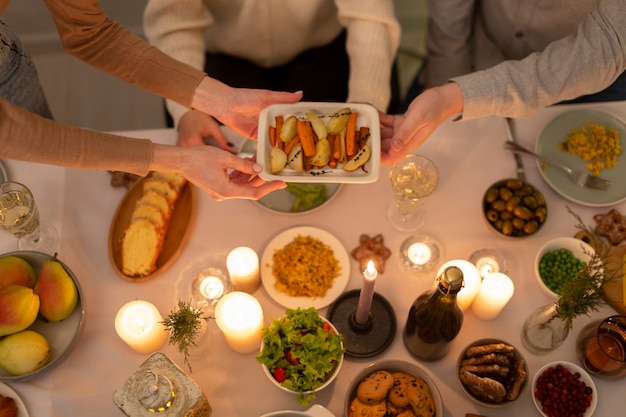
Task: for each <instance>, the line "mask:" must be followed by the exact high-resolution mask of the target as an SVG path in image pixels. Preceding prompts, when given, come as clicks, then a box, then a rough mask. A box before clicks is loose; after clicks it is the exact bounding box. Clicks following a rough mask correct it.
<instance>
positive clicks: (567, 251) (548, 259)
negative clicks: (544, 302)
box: [535, 237, 595, 298]
mask: <svg viewBox="0 0 626 417" xmlns="http://www.w3.org/2000/svg"><path fill="white" fill-rule="evenodd" d="M594 254H595V251H594V249H593V248H592V247H591V246H590V245H589V244H587V243H585V242H583V241H582V240H580V239H578V238H575V237H558V238H555V239H552V240H549V241H548V242H546V243H545V244H544V245H543V246H542V247H541V248H540V249H539V251H538V252H537V255H536V256H535V277H536V278H537V282H538V283H539V286H540V287H541V288H542V289H543V291H544V292H545V293H546V294H548V295H549V296H552V297H555V298H556V297H558V296H559V295H560V294H561V287H562V286H563V284H564V283H565V282H567V281H568V280H570V279H572V278H573V277H575V276H576V275H577V274H578V272H580V270H581V269H583V268H585V267H586V266H587V264H588V263H589V262H590V261H591V259H592V258H593V256H594Z"/></svg>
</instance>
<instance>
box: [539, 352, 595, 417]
mask: <svg viewBox="0 0 626 417" xmlns="http://www.w3.org/2000/svg"><path fill="white" fill-rule="evenodd" d="M532 390H533V401H534V403H535V407H537V410H539V412H540V413H541V415H542V416H544V417H570V416H576V417H590V416H591V415H592V414H593V412H594V411H595V409H596V404H597V403H598V393H597V391H596V386H595V384H594V383H593V379H591V376H590V375H589V374H588V373H587V372H586V371H585V370H584V369H583V368H581V367H580V366H578V365H576V364H573V363H571V362H565V361H556V362H550V363H548V364H546V365H544V366H543V367H541V368H540V369H539V370H538V371H537V373H536V374H535V377H534V378H533V383H532Z"/></svg>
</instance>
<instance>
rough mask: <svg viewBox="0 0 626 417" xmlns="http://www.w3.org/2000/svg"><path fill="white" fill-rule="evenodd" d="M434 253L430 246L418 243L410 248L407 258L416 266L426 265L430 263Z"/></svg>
mask: <svg viewBox="0 0 626 417" xmlns="http://www.w3.org/2000/svg"><path fill="white" fill-rule="evenodd" d="M431 256H432V252H431V250H430V246H428V245H427V244H426V243H423V242H416V243H413V244H412V245H411V246H409V249H408V251H407V257H408V258H409V261H411V263H413V264H415V265H420V266H422V265H425V264H426V263H428V261H430V258H431Z"/></svg>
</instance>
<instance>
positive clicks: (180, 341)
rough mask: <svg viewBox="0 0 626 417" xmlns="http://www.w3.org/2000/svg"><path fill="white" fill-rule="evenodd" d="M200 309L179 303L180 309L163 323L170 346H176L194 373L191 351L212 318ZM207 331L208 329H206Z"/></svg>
mask: <svg viewBox="0 0 626 417" xmlns="http://www.w3.org/2000/svg"><path fill="white" fill-rule="evenodd" d="M202 314H203V312H202V310H200V309H199V308H196V307H193V306H192V305H191V301H188V302H186V301H181V300H179V301H178V309H176V310H173V311H171V312H170V313H169V314H168V315H167V317H166V318H165V319H164V320H163V321H162V322H161V323H162V324H163V326H165V329H166V330H167V331H168V332H169V333H170V341H169V344H170V345H176V346H177V347H178V351H179V352H180V353H182V354H183V356H184V362H185V364H186V365H187V366H188V367H189V372H193V371H192V369H191V364H190V363H189V349H190V348H192V347H196V346H198V345H197V343H196V338H197V337H198V336H199V335H200V332H201V331H202V328H203V326H206V320H208V319H209V318H210V317H206V316H203V315H202ZM205 330H206V329H205Z"/></svg>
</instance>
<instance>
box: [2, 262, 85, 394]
mask: <svg viewBox="0 0 626 417" xmlns="http://www.w3.org/2000/svg"><path fill="white" fill-rule="evenodd" d="M83 315H84V310H83V301H82V295H81V288H80V284H79V283H78V280H77V278H76V276H75V275H74V273H73V272H72V271H71V270H70V269H69V267H68V266H67V265H66V264H64V263H63V262H62V261H60V260H59V259H57V257H56V255H54V256H50V255H48V254H45V253H40V252H31V251H19V252H10V253H7V254H4V255H0V381H6V382H15V381H20V380H25V379H28V378H31V377H34V376H36V375H39V374H41V373H43V372H45V371H47V370H49V369H50V368H52V367H54V366H55V365H57V364H58V363H59V362H60V361H61V360H62V359H63V358H65V357H66V356H67V355H68V354H69V352H70V351H71V349H72V348H73V346H74V344H75V343H76V341H77V339H78V335H79V333H80V331H81V329H82V327H83Z"/></svg>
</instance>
